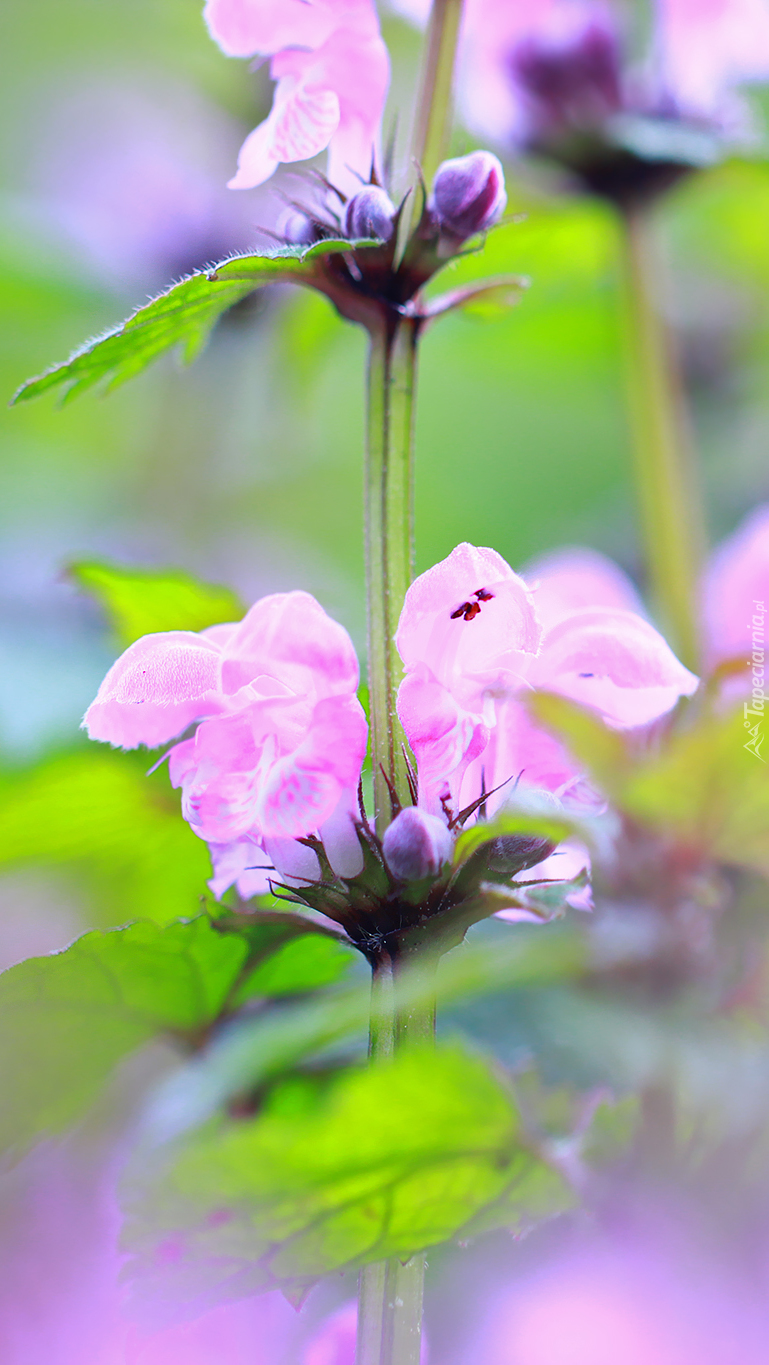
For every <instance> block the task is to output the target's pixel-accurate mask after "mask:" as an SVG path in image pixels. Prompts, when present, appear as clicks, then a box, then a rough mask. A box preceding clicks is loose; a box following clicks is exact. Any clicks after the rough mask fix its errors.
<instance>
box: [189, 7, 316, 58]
mask: <svg viewBox="0 0 769 1365" xmlns="http://www.w3.org/2000/svg"><path fill="white" fill-rule="evenodd" d="M341 9H342V6H341V5H340V4H339V0H312V3H311V4H308V2H307V0H207V3H206V6H205V9H204V11H203V17H204V19H205V21H206V24H207V25H208V31H209V33H210V34H211V37H212V38H213V40H214V42H215V43H218V44H219V47H220V48H221V49H222V51H223V52H225V53H226V54H227V56H228V57H254V56H256V55H257V54H258V55H260V56H271V55H272V54H273V53H275V52H280V50H281V49H282V48H284V47H304V48H316V47H320V45H321V43H325V41H326V39H327V38H328V36H329V34H330V33H331V32H332V31H333V29H334V28H335V27H336V25H337V23H338V22H339V17H340V10H341Z"/></svg>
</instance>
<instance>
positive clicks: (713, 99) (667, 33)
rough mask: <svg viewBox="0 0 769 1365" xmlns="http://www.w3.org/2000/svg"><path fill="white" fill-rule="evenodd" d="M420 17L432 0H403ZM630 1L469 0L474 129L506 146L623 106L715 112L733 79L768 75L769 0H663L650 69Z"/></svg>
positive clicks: (591, 121)
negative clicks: (640, 54)
mask: <svg viewBox="0 0 769 1365" xmlns="http://www.w3.org/2000/svg"><path fill="white" fill-rule="evenodd" d="M394 7H395V8H396V9H397V10H399V11H400V12H401V13H402V14H404V15H405V16H406V17H408V18H410V19H412V20H413V21H414V22H417V23H421V22H424V20H425V19H426V17H427V13H428V12H429V4H428V2H427V0H394ZM623 17H624V16H623V12H622V10H621V8H620V6H619V5H612V4H610V3H603V2H602V0H466V8H465V14H464V22H463V27H462V33H461V40H460V50H459V63H458V94H459V103H460V107H461V109H462V113H463V116H464V119H465V122H466V124H467V126H468V128H470V129H472V131H473V132H475V133H477V134H478V136H480V137H481V138H484V139H489V140H491V141H494V142H497V143H500V144H502V145H505V144H507V145H510V144H516V143H517V144H526V143H527V142H530V141H531V140H532V139H533V140H534V141H537V140H538V139H540V138H542V137H543V136H546V135H547V134H548V133H549V132H552V131H553V130H554V128H555V126H556V125H558V124H560V125H562V126H568V125H570V124H571V125H575V126H579V127H581V128H583V129H591V128H596V127H598V126H599V125H600V124H601V123H602V122H604V121H605V120H608V119H611V118H613V117H615V116H616V115H617V114H622V113H631V114H647V115H651V116H655V115H656V116H658V117H666V118H669V117H671V115H672V114H673V113H675V114H676V115H677V116H681V115H683V116H689V117H693V118H695V119H697V118H703V117H704V118H711V119H714V120H715V121H716V123H719V122H721V120H722V118H723V117H724V116H725V115H726V114H728V113H729V110H728V101H729V98H730V95H731V92H732V91H733V90H734V88H735V87H736V86H737V85H739V84H740V83H742V82H743V81H748V80H762V79H766V78H769V4H768V3H767V0H657V5H656V22H655V27H654V32H653V36H652V42H651V55H650V59H649V60H648V61H647V63H646V64H645V66H644V68H643V71H642V77H641V79H639V78H638V75H637V74H636V73H634V72H633V71H632V70H631V69H630V68H629V66H628V63H627V61H626V59H625V56H624V52H623V42H622V39H623Z"/></svg>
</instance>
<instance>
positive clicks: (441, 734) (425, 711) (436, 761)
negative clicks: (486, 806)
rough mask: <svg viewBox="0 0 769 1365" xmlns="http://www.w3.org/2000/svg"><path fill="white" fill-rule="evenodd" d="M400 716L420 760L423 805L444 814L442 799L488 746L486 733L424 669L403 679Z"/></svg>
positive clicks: (399, 700)
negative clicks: (442, 811) (468, 765)
mask: <svg viewBox="0 0 769 1365" xmlns="http://www.w3.org/2000/svg"><path fill="white" fill-rule="evenodd" d="M398 716H399V717H400V721H401V724H402V726H403V728H404V730H405V732H406V738H407V739H408V742H409V744H410V745H411V748H412V751H413V753H414V756H415V758H416V760H417V768H418V774H419V804H420V805H421V806H423V807H424V809H425V810H428V811H432V812H440V809H441V797H442V796H444V795H448V794H449V792H450V789H451V786H452V785H453V786H458V785H459V783H461V779H462V772H463V770H464V767H465V766H466V765H467V764H468V763H471V762H472V760H473V759H474V758H475V757H476V755H477V754H478V753H479V752H481V751H482V750H483V749H484V748H485V746H486V741H487V739H488V731H487V729H486V727H485V726H484V725H483V724H482V722H481V721H480V719H479V717H478V716H474V715H472V714H471V713H469V712H466V711H463V710H462V709H461V708H460V707H459V706H457V704H456V702H455V701H454V698H453V697H452V695H451V693H450V692H449V691H448V690H447V689H446V688H445V687H443V686H441V684H440V683H438V682H436V681H435V679H434V678H432V677H431V676H430V675H429V674H428V673H426V672H425V671H424V670H416V671H415V672H414V673H411V674H409V675H407V677H406V678H404V680H403V682H402V683H401V686H400V689H399V692H398ZM471 799H473V798H471Z"/></svg>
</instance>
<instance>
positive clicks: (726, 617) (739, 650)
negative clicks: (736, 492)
mask: <svg viewBox="0 0 769 1365" xmlns="http://www.w3.org/2000/svg"><path fill="white" fill-rule="evenodd" d="M703 595H704V611H705V631H706V639H707V652H708V658H709V661H710V662H711V664H716V663H719V662H720V661H721V660H723V659H735V658H744V659H745V660H748V659H749V658H750V656H751V652H752V648H753V631H754V630H756V629H760V630H761V632H762V634H763V633H764V623H765V615H764V614H765V611H766V604H767V601H769V503H764V504H763V506H761V507H756V508H754V510H753V511H752V512H751V513H750V514H749V516H747V517H746V518H745V520H744V521H743V522H742V524H741V525H740V526H738V528H737V530H736V531H735V532H734V534H733V535H731V536H729V538H728V539H727V540H725V541H724V542H723V544H722V545H720V546H719V548H718V549H717V550H716V552H715V554H714V555H713V557H712V559H711V562H710V564H709V566H708V569H707V572H706V574H705V582H704V592H703ZM756 615H757V616H759V617H764V620H762V621H761V623H760V624H759V625H756V624H755V623H754V621H753V617H754V616H756Z"/></svg>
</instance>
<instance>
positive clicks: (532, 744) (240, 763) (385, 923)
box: [84, 545, 697, 949]
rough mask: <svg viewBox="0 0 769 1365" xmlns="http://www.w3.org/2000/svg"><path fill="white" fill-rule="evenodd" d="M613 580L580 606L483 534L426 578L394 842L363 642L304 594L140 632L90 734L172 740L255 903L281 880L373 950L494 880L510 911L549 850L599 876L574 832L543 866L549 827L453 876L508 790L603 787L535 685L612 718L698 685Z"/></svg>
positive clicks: (403, 623)
mask: <svg viewBox="0 0 769 1365" xmlns="http://www.w3.org/2000/svg"><path fill="white" fill-rule="evenodd" d="M618 582H619V580H618ZM614 587H615V592H614V598H613V599H612V596H611V593H608V594H607V593H606V592H603V593H596V594H594V596H596V597H600V598H601V600H595V601H592V600H591V601H589V602H583V601H581V600H580V597H581V596H584V595H587V596H591V594H590V592H588V591H587V590H586V588H585V585H584V582H583V580H582V579H580V577H579V575H577V576H576V578H575V580H574V585H573V591H572V594H571V599H570V598H569V593H568V592H565V593H564V592H561V593H560V595H559V594H558V592H557V591H554V590H553V585H552V584H551V585H550V591H549V593H548V587H547V584H546V582H545V581H543V582H541V583H540V585H539V586H537V585H536V584H532V585H531V586H529V585H527V583H526V582H524V580H523V579H522V578H521V577H519V576H518V575H517V574H515V573H514V572H513V570H512V569H511V568H510V567H509V565H508V564H506V562H505V561H504V560H503V559H502V558H501V556H500V555H498V554H497V553H496V552H495V551H494V550H489V549H478V548H476V547H474V546H471V545H460V546H458V547H457V549H455V550H454V551H453V552H452V554H451V555H449V557H448V558H447V559H445V560H444V561H443V562H442V563H440V564H437V565H436V566H435V567H434V568H433V569H430V570H429V571H428V572H427V573H425V574H423V575H422V576H421V577H420V578H418V579H417V580H416V582H415V583H414V584H413V585H412V587H411V588H410V589H409V592H408V593H407V596H406V601H405V604H404V607H403V611H402V614H401V619H400V623H399V627H398V632H397V636H396V642H397V646H398V649H399V651H400V654H401V658H402V660H403V664H404V671H405V677H404V681H403V683H402V686H401V689H400V695H399V702H398V706H399V713H400V717H401V721H402V723H403V727H404V730H405V733H406V736H407V738H408V741H409V744H410V746H411V749H412V752H413V754H414V756H415V759H416V775H415V779H414V782H413V787H412V791H411V798H412V802H413V804H412V805H405V807H404V808H402V809H401V808H400V802H398V801H396V802H395V803H394V808H393V820H392V823H391V824H390V826H389V828H388V829H387V830H386V832H385V834H384V838H383V839H382V840H381V841H380V840H379V839H377V838H376V836H375V834H374V833H373V831H372V829H371V828H370V826H369V824H368V821H367V819H366V815H365V810H364V808H363V804H362V799H361V795H360V778H361V770H362V765H363V760H364V755H365V750H366V738H367V727H366V720H365V716H364V713H363V710H362V707H361V705H360V703H359V701H358V700H357V696H356V690H357V686H358V665H357V661H356V658H355V653H354V650H353V646H352V643H351V641H350V639H349V637H348V635H347V633H346V632H345V630H344V629H343V628H342V627H341V626H340V625H338V624H337V623H336V622H334V621H332V620H331V619H330V618H329V617H328V616H327V615H326V613H325V612H324V611H323V609H322V608H321V607H320V606H319V605H318V603H317V602H316V601H315V600H314V599H313V598H312V597H310V596H309V594H307V593H303V592H293V593H287V594H277V595H273V596H270V597H266V598H263V599H262V600H261V601H259V602H257V603H256V604H255V605H254V606H253V607H252V608H251V610H250V611H249V612H248V614H247V615H246V617H245V618H244V619H243V621H242V622H240V624H238V625H222V626H214V627H212V628H210V629H209V630H205V631H203V632H202V633H201V634H199V635H196V634H193V633H191V632H186V631H170V632H166V633H163V634H158V635H149V636H145V637H144V638H143V639H141V640H138V641H137V642H136V643H135V644H133V645H131V646H130V648H129V649H128V650H126V652H125V653H124V654H123V655H122V656H121V658H119V659H118V661H117V662H116V663H115V664H114V665H113V667H112V669H111V670H110V672H109V673H108V675H107V677H106V678H105V680H104V682H103V684H102V686H101V688H100V689H99V693H98V695H97V697H96V700H95V701H94V702H93V704H92V705H91V707H90V708H89V710H88V712H87V714H86V717H85V722H84V724H85V726H86V728H87V729H88V732H89V734H90V735H91V737H92V738H95V739H101V740H107V741H109V742H110V743H112V744H115V745H122V746H123V747H126V748H130V747H135V746H136V745H138V744H146V745H148V746H156V745H160V744H164V743H166V742H167V741H169V740H174V739H179V742H178V743H176V744H174V745H173V747H172V748H171V749H170V751H169V754H168V758H169V765H170V774H171V780H172V782H173V784H174V785H175V786H177V787H181V789H182V810H183V813H184V816H185V818H186V819H187V820H188V821H189V822H190V825H191V826H192V828H193V829H194V830H195V832H196V834H198V835H199V836H200V837H201V838H202V839H205V840H206V842H207V843H208V844H209V846H210V849H211V856H212V860H213V865H214V877H213V879H212V882H211V886H212V889H213V890H214V892H215V894H217V895H220V894H221V893H222V892H223V891H224V890H225V889H226V888H227V887H228V886H230V885H233V884H236V885H237V888H238V890H239V892H240V894H241V895H242V896H244V897H246V898H247V897H249V896H253V895H256V894H258V893H260V892H263V891H266V890H267V889H268V888H269V887H270V886H271V885H273V884H274V882H275V881H280V882H282V883H283V884H285V883H286V882H288V883H289V884H290V885H292V887H293V888H294V889H295V890H296V889H297V888H300V889H301V895H302V898H303V899H304V900H305V902H306V903H307V904H310V905H311V906H312V908H314V909H317V910H320V911H321V912H322V913H324V914H326V915H328V916H330V917H331V918H333V919H336V920H337V921H338V922H340V923H341V924H343V926H344V927H345V929H346V930H347V932H348V933H349V934H350V936H351V937H352V938H353V939H354V940H355V941H356V942H358V943H359V944H360V946H362V947H364V949H366V945H370V943H371V942H372V941H373V940H374V939H376V938H377V937H378V936H381V934H382V933H386V934H387V933H390V934H392V933H396V932H400V929H401V928H403V927H404V924H405V923H406V922H407V921H408V923H409V924H413V923H417V922H420V921H422V920H424V919H425V918H426V917H429V916H431V915H437V914H439V913H441V912H443V911H445V910H446V909H447V907H456V905H457V904H459V903H462V904H464V903H465V902H467V901H468V900H472V898H473V896H474V895H476V893H477V891H478V886H479V884H480V881H483V882H484V884H485V883H493V884H494V886H495V887H496V891H495V895H494V896H493V897H492V899H491V900H490V901H488V908H486V909H485V913H492V912H494V913H496V912H498V911H507V912H508V914H512V916H513V917H515V916H516V914H517V912H518V911H520V908H521V905H520V901H519V900H516V899H515V897H514V895H513V891H512V890H511V888H512V887H513V886H514V883H515V879H516V877H519V875H520V873H521V872H522V871H524V870H526V869H528V868H530V867H532V866H535V865H536V864H543V867H542V870H541V872H540V873H538V874H537V875H538V876H539V877H540V879H541V880H544V881H547V880H549V879H552V878H556V879H558V880H567V879H569V878H571V877H573V876H574V874H575V873H578V872H579V871H580V869H581V868H584V866H585V862H586V858H585V855H584V852H583V851H582V850H578V849H576V850H575V849H569V848H568V846H564V847H562V848H561V849H560V850H559V851H558V852H557V853H556V854H555V855H554V856H553V860H552V862H550V861H548V863H547V866H545V860H546V859H547V860H549V859H550V858H551V855H553V853H554V850H553V844H552V843H551V842H550V841H549V839H548V838H545V837H534V838H531V837H525V836H521V837H514V838H510V839H506V838H498V837H497V838H494V837H493V836H490V842H489V845H488V846H487V847H486V849H485V851H484V850H483V849H482V850H480V854H478V853H476V854H474V855H473V857H474V858H475V863H473V860H472V858H471V860H470V864H472V866H470V864H468V867H469V871H468V868H465V869H463V870H462V871H461V872H460V874H458V875H455V874H454V873H452V872H451V870H450V863H451V858H452V848H453V843H454V838H455V836H456V834H457V833H458V832H459V831H460V830H461V829H462V827H463V826H465V825H467V824H472V823H475V822H477V821H478V820H482V819H485V818H487V817H489V816H493V815H494V813H495V812H497V811H499V810H500V809H501V808H502V807H503V806H504V804H505V802H506V800H507V799H508V798H509V796H510V794H511V792H512V791H513V790H515V789H517V793H516V794H517V798H519V799H520V797H521V795H522V794H523V793H524V792H526V791H528V793H529V796H530V797H531V796H533V794H534V793H537V794H538V796H537V797H536V799H538V800H540V801H541V800H542V799H543V794H544V799H546V800H547V801H548V802H549V803H550V808H551V809H556V810H557V809H563V808H565V809H567V810H568V809H572V810H574V811H579V810H584V808H585V805H586V804H587V805H588V806H590V805H591V804H592V805H593V806H595V803H596V802H597V801H600V798H599V797H598V796H597V794H596V793H594V792H592V791H591V790H590V789H589V788H588V785H587V783H586V782H585V780H584V777H583V775H582V773H581V771H580V769H579V767H578V765H577V764H576V763H575V762H574V760H573V759H572V758H571V757H570V755H569V754H568V753H567V752H566V750H565V749H564V748H563V747H562V746H561V745H560V744H559V743H558V742H557V741H556V740H555V739H553V738H552V737H551V736H550V735H549V734H548V733H547V732H546V731H544V730H543V729H541V728H539V727H538V726H537V725H536V724H534V723H533V721H532V720H531V718H530V717H529V714H528V712H527V710H526V707H525V705H524V699H525V696H526V694H527V692H530V691H531V690H532V689H534V688H546V689H548V690H550V691H554V692H558V693H560V694H561V695H563V696H566V697H571V698H574V699H576V700H577V701H579V702H581V703H583V704H584V705H587V706H589V707H591V708H592V709H593V710H594V711H595V712H596V713H597V714H598V715H600V716H601V717H602V719H603V720H604V722H605V723H606V724H607V725H609V726H613V727H620V728H623V729H627V728H633V729H639V728H641V727H644V726H647V725H648V724H649V723H650V722H652V721H654V720H656V719H657V718H659V717H660V716H662V715H664V714H666V713H667V712H668V711H670V709H671V708H672V707H673V706H674V704H675V703H676V701H677V700H678V698H679V697H681V696H687V695H690V694H691V693H692V692H693V691H694V690H695V688H696V687H697V679H696V678H695V677H694V675H693V674H691V673H690V672H689V671H688V670H687V669H686V668H684V667H683V665H682V664H681V663H679V661H678V660H677V659H676V658H675V656H674V655H673V654H672V652H671V651H670V649H669V647H668V646H667V644H666V643H665V641H664V640H663V639H662V637H661V636H660V635H659V634H658V632H657V631H656V630H655V629H654V628H653V627H652V626H651V625H650V624H649V623H648V622H647V621H646V620H644V619H643V617H641V616H640V615H638V614H637V612H635V611H633V610H630V609H628V605H627V603H626V602H625V601H624V600H623V597H622V591H621V582H620V584H619V586H618V585H617V583H615V585H614ZM538 596H539V598H540V601H541V603H542V610H541V613H540V614H538V612H537V609H536V601H537V597H538ZM191 726H194V727H195V729H194V733H193V734H191V735H190V736H189V737H186V738H180V736H183V735H184V734H185V732H187V731H188V730H189V728H190V727H191ZM476 864H477V866H476ZM473 868H474V869H475V870H474V871H473ZM505 888H506V889H505ZM575 896H577V897H578V888H575ZM572 903H576V904H581V905H584V903H585V902H584V899H582V900H580V899H579V898H577V900H576V901H573V902H572ZM473 905H474V913H475V912H476V911H477V909H478V906H477V903H476V901H473ZM404 906H407V907H410V908H409V909H408V911H404Z"/></svg>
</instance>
